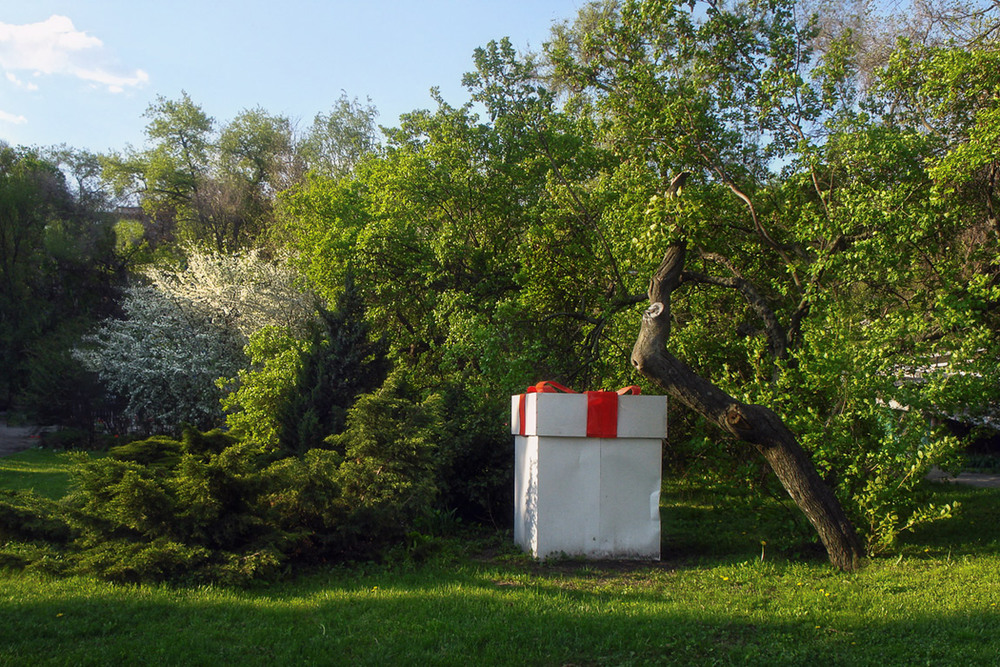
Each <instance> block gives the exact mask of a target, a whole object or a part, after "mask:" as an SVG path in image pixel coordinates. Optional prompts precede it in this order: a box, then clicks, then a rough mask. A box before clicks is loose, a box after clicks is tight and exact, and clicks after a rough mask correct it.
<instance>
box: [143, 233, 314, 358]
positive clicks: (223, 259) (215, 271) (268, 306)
mask: <svg viewBox="0 0 1000 667" xmlns="http://www.w3.org/2000/svg"><path fill="white" fill-rule="evenodd" d="M288 259H289V258H288V257H286V256H279V257H278V258H277V259H275V260H274V261H267V260H265V259H263V258H262V257H261V255H260V251H259V250H247V251H243V252H236V253H231V254H222V253H218V252H204V251H201V250H199V249H197V248H195V247H194V246H188V247H187V257H186V262H185V266H184V268H183V269H182V270H177V269H172V268H165V267H150V268H148V269H146V270H145V271H144V275H145V276H146V277H147V278H149V280H150V281H151V282H152V284H153V285H154V286H155V287H156V288H157V289H159V290H160V291H162V292H163V293H165V294H168V295H170V297H171V298H172V299H173V300H175V301H176V302H178V303H179V304H181V305H182V307H183V308H184V309H185V310H192V311H198V312H202V313H204V314H205V315H206V316H207V317H209V318H210V319H211V320H212V321H213V322H215V323H216V324H218V325H219V326H224V327H229V328H234V329H236V330H237V331H238V332H239V333H240V335H241V336H242V337H243V339H244V343H245V342H246V341H247V340H248V339H249V338H250V336H251V335H253V334H254V333H256V332H258V331H260V330H261V329H263V328H264V327H277V328H279V329H284V330H288V331H290V332H294V333H302V331H303V329H304V327H305V324H306V322H308V321H309V320H310V319H311V318H312V316H313V314H314V312H315V305H314V304H315V297H314V296H313V295H311V294H310V293H309V292H307V291H305V290H303V289H302V288H300V287H299V285H298V280H297V277H296V274H295V271H294V269H292V268H291V266H290V264H289V262H288Z"/></svg>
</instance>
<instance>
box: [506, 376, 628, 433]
mask: <svg viewBox="0 0 1000 667" xmlns="http://www.w3.org/2000/svg"><path fill="white" fill-rule="evenodd" d="M639 392H640V389H639V387H638V386H637V385H631V386H628V387H623V388H621V389H619V390H618V391H587V392H584V393H585V394H586V395H587V437H588V438H614V437H617V436H618V397H619V396H624V395H625V394H632V395H634V396H638V395H639ZM555 393H563V394H578V393H580V392H577V391H573V390H572V389H570V388H569V387H566V386H564V385H561V384H559V383H558V382H552V381H551V380H542V381H541V382H539V383H537V384H535V385H533V386H531V387H528V388H527V390H526V391H525V393H524V394H521V399H520V401H519V403H518V409H517V412H518V415H517V416H518V419H519V420H520V433H521V435H524V434H525V424H524V403H525V399H526V397H527V394H555Z"/></svg>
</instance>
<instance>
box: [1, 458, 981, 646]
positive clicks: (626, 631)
mask: <svg viewBox="0 0 1000 667" xmlns="http://www.w3.org/2000/svg"><path fill="white" fill-rule="evenodd" d="M2 479H6V478H2ZM4 483H5V482H4ZM935 488H936V489H937V490H936V493H937V494H939V495H940V500H941V502H947V501H949V500H952V499H955V498H958V499H959V500H961V501H962V503H963V507H964V511H963V513H962V514H960V515H959V516H958V517H956V518H955V519H952V520H950V521H948V522H941V523H938V524H934V525H931V526H927V527H925V528H924V529H922V530H921V531H920V532H918V533H916V534H914V535H912V536H910V537H909V538H908V540H907V542H906V543H905V544H904V545H903V546H902V547H901V549H900V550H899V551H898V552H897V553H895V554H893V555H892V556H891V557H887V558H880V559H875V560H872V561H871V562H870V563H869V564H868V565H867V566H866V567H865V568H864V569H863V570H861V571H860V572H857V573H854V574H849V575H845V574H838V573H836V572H834V571H833V570H832V569H831V568H830V567H829V566H828V565H826V563H825V562H824V561H823V560H822V559H819V558H816V557H814V556H813V555H810V554H808V553H807V551H808V550H805V551H803V550H798V551H796V550H794V549H791V550H789V549H783V550H782V551H781V553H779V552H778V551H779V550H778V549H777V548H776V547H772V545H773V544H777V543H781V542H782V541H783V540H784V541H786V542H787V541H788V540H787V537H786V536H782V535H781V534H779V533H781V532H782V531H784V532H786V533H787V532H788V530H789V528H787V527H783V526H785V524H784V523H782V522H783V521H784V519H783V518H782V517H784V516H785V509H784V508H783V507H782V506H781V505H780V504H779V503H777V502H776V501H761V502H758V503H752V504H747V503H741V502H739V501H737V500H734V499H730V498H727V497H726V496H725V494H723V493H721V492H719V491H718V490H714V489H699V488H696V487H693V486H681V485H671V484H669V483H668V485H667V488H666V489H665V493H664V496H663V502H664V507H663V516H664V560H663V561H662V562H660V563H646V564H642V563H587V562H579V561H556V562H547V563H536V562H534V561H532V560H531V559H528V558H526V557H524V556H522V555H519V554H516V553H515V551H514V549H512V548H510V547H509V546H507V545H508V544H509V539H508V538H507V537H504V538H502V539H499V540H498V539H496V538H495V537H489V536H487V537H483V536H474V535H469V536H466V538H465V539H464V540H461V539H455V540H453V541H450V542H448V543H446V544H445V545H444V546H443V549H442V551H440V552H438V553H437V554H435V555H434V556H433V557H432V558H430V559H428V560H426V561H425V562H422V563H415V562H413V561H412V560H407V559H403V558H400V559H399V560H397V561H396V562H394V563H391V564H378V565H376V564H366V565H359V566H356V567H351V568H331V569H327V570H323V571H313V572H310V573H306V574H302V575H300V576H298V577H296V578H294V579H290V580H288V581H283V582H280V583H275V584H271V585H260V586H257V587H254V588H251V589H242V590H241V589H226V588H221V587H199V588H180V587H171V586H122V585H111V584H107V583H103V582H100V581H97V580H95V579H92V578H82V577H80V578H69V579H53V578H49V577H46V576H44V575H41V574H35V573H23V572H6V573H0V619H2V622H0V665H108V664H129V665H136V664H137V665H142V664H163V665H187V664H195V665H201V664H204V665H219V664H239V665H286V664H350V665H355V664H362V665H365V664H371V665H385V664H396V665H470V664H476V665H567V664H573V665H646V664H651V665H706V664H713V665H715V664H718V665H730V664H731V665H801V664H805V663H810V662H815V663H816V664H823V665H879V666H887V665H914V664H932V665H987V664H996V661H997V656H998V655H1000V609H998V605H1000V490H991V489H968V488H954V487H949V486H946V485H944V484H941V485H937V486H936V487H935ZM761 542H765V544H763V545H762V544H761ZM762 550H763V560H762V559H761V552H762ZM803 554H804V555H803Z"/></svg>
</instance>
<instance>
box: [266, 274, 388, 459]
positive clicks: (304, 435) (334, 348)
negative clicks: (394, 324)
mask: <svg viewBox="0 0 1000 667" xmlns="http://www.w3.org/2000/svg"><path fill="white" fill-rule="evenodd" d="M370 337H371V333H370V326H369V324H368V322H367V321H366V320H365V306H364V302H363V301H362V300H361V296H360V294H359V293H358V290H357V288H356V286H355V284H354V279H353V277H352V275H351V274H348V275H347V278H346V280H345V283H344V290H343V292H341V294H340V296H339V297H338V299H337V306H336V309H335V310H332V311H327V310H324V309H321V310H320V317H319V323H318V325H317V326H316V329H315V331H314V333H313V338H312V341H311V343H310V345H309V348H308V349H307V350H305V351H304V352H303V355H302V358H301V360H300V361H299V364H298V369H299V370H298V377H297V378H296V381H295V387H294V390H293V391H291V392H289V393H288V394H286V396H285V401H284V403H283V404H282V405H281V406H279V408H278V419H279V420H280V423H281V428H280V430H279V433H278V442H279V444H280V445H281V447H282V448H283V449H284V450H285V451H287V452H289V453H298V454H301V453H304V452H306V451H308V450H310V449H315V448H317V447H321V446H322V443H323V439H324V438H326V437H327V436H328V435H331V434H336V433H340V432H341V431H342V430H343V429H344V426H345V424H346V416H347V410H348V408H350V407H351V405H353V404H354V401H355V400H356V399H357V397H358V395H360V394H362V393H364V392H367V391H372V390H374V389H375V388H377V387H378V386H379V385H380V384H382V381H383V380H384V379H385V376H386V373H387V371H388V360H387V359H386V357H385V352H386V346H385V343H384V339H379V340H376V341H372V340H370Z"/></svg>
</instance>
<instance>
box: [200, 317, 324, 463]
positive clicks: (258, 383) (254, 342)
mask: <svg viewBox="0 0 1000 667" xmlns="http://www.w3.org/2000/svg"><path fill="white" fill-rule="evenodd" d="M305 350H306V342H305V341H301V340H298V339H296V338H294V337H292V336H291V335H290V334H288V333H287V332H285V331H283V330H281V329H279V328H277V327H266V328H264V329H261V330H260V331H258V332H257V333H256V334H254V335H252V336H251V337H250V341H249V342H248V343H247V346H246V347H245V348H244V351H245V353H246V355H247V357H249V360H250V367H249V368H246V369H241V370H240V371H239V373H238V375H237V377H236V378H234V379H233V380H230V381H228V383H232V384H235V385H236V388H235V389H233V390H232V391H231V392H230V393H229V394H228V396H226V397H225V398H224V399H223V401H222V407H223V409H224V410H225V411H226V413H227V414H226V425H227V426H228V427H229V428H230V430H231V431H232V432H233V433H234V434H235V435H237V436H239V437H241V438H243V439H244V440H247V441H250V442H256V443H259V444H267V445H277V443H278V434H279V432H280V430H281V428H282V426H281V419H280V417H281V412H282V408H283V407H284V406H285V405H286V404H287V401H288V397H289V396H290V395H291V393H292V392H293V391H294V389H295V386H296V385H295V381H296V378H297V377H298V374H299V368H300V366H301V359H302V357H303V355H304V353H305ZM218 383H219V384H220V385H221V386H225V384H226V383H227V381H224V380H219V381H218Z"/></svg>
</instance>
